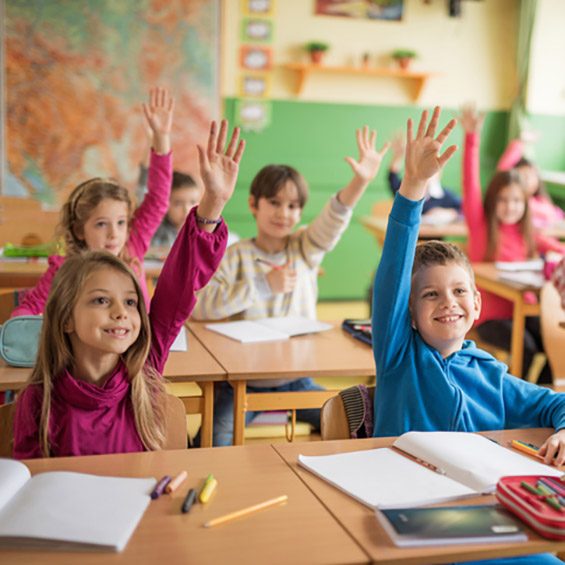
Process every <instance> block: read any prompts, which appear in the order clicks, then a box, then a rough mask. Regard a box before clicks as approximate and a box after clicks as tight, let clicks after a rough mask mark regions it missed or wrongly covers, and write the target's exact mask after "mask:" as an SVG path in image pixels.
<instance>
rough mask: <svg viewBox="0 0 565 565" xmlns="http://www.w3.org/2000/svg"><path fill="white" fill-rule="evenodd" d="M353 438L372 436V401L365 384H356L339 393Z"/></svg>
mask: <svg viewBox="0 0 565 565" xmlns="http://www.w3.org/2000/svg"><path fill="white" fill-rule="evenodd" d="M339 395H340V397H341V400H342V402H343V407H344V409H345V414H346V416H347V424H348V426H349V434H350V436H351V437H352V438H353V439H357V438H365V437H373V420H374V419H373V402H372V401H371V397H370V395H369V391H368V389H367V387H366V386H365V385H356V386H352V387H349V388H346V389H345V390H342V391H340V393H339Z"/></svg>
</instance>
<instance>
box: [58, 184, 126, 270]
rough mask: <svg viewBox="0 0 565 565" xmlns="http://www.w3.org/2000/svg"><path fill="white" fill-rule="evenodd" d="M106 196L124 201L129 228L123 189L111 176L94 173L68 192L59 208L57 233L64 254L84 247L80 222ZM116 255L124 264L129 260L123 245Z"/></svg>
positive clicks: (85, 219) (86, 219) (82, 222)
mask: <svg viewBox="0 0 565 565" xmlns="http://www.w3.org/2000/svg"><path fill="white" fill-rule="evenodd" d="M106 199H110V200H116V201H118V202H125V203H126V204H127V207H128V229H129V225H130V222H131V217H132V210H133V204H132V201H131V198H130V196H129V192H128V191H127V189H125V188H124V187H123V186H121V185H120V184H119V183H118V182H116V181H115V180H113V179H104V178H99V177H96V178H93V179H90V180H87V181H85V182H83V183H82V184H79V185H78V186H77V187H76V188H75V189H74V190H73V191H72V192H71V194H70V196H69V198H68V199H67V201H66V202H65V204H63V207H62V208H61V220H60V221H59V225H58V226H57V235H58V236H59V238H60V239H62V240H63V242H64V248H65V249H64V251H65V253H66V254H67V255H74V254H76V253H80V252H82V251H87V250H88V248H87V246H86V243H85V241H84V239H82V236H83V231H84V224H85V223H86V222H87V221H88V218H89V217H90V215H91V214H92V211H93V210H94V208H96V206H98V204H100V202H102V201H103V200H106ZM118 257H120V259H123V260H124V261H126V263H128V264H129V263H131V261H132V260H131V257H130V256H129V254H128V253H127V249H126V246H125V245H124V247H123V248H122V250H121V251H120V253H119V255H118Z"/></svg>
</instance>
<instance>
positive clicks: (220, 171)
mask: <svg viewBox="0 0 565 565" xmlns="http://www.w3.org/2000/svg"><path fill="white" fill-rule="evenodd" d="M227 130H228V122H227V121H226V120H222V122H221V124H220V129H219V132H218V126H217V124H216V122H212V123H211V124H210V133H209V135H208V145H207V148H206V150H204V148H203V147H202V146H201V145H198V146H197V149H198V164H199V167H200V176H201V177H202V181H203V182H204V196H203V197H202V200H201V201H200V204H199V205H198V215H199V216H202V217H204V218H208V219H217V218H219V217H220V215H221V213H222V210H223V209H224V206H225V204H226V202H227V201H228V200H229V199H230V198H231V196H232V194H233V191H234V188H235V184H236V182H237V175H238V173H239V162H240V161H241V157H242V155H243V150H244V149H245V141H244V140H242V139H241V140H240V139H239V128H234V130H233V133H232V137H231V140H230V142H229V144H228V147H227V149H226V150H225V151H224V146H225V143H226V137H227ZM209 231H210V230H209Z"/></svg>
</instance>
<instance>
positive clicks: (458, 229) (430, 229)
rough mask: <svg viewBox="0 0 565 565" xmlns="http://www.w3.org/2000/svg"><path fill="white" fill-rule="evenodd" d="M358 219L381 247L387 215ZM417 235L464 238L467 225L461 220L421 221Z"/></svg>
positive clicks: (424, 237) (420, 236) (430, 237)
mask: <svg viewBox="0 0 565 565" xmlns="http://www.w3.org/2000/svg"><path fill="white" fill-rule="evenodd" d="M360 221H361V223H362V224H363V226H365V228H367V230H369V231H370V232H371V233H372V234H373V235H374V236H375V238H376V239H377V243H378V244H379V245H380V246H381V247H382V246H383V245H384V241H385V236H386V227H387V224H388V216H387V217H385V216H363V217H362V218H361V219H360ZM418 237H419V238H420V239H444V238H446V237H458V238H466V237H467V226H466V224H465V222H464V221H462V220H458V221H456V222H451V223H449V224H442V225H434V224H425V223H422V224H421V225H420V231H419V233H418Z"/></svg>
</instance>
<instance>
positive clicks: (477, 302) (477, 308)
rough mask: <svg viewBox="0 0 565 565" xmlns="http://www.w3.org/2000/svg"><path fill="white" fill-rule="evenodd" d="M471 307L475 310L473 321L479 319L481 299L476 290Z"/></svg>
mask: <svg viewBox="0 0 565 565" xmlns="http://www.w3.org/2000/svg"><path fill="white" fill-rule="evenodd" d="M473 306H474V310H475V320H478V319H479V316H480V315H481V308H482V306H483V299H482V297H481V293H480V292H479V291H478V290H475V296H474V298H473Z"/></svg>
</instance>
